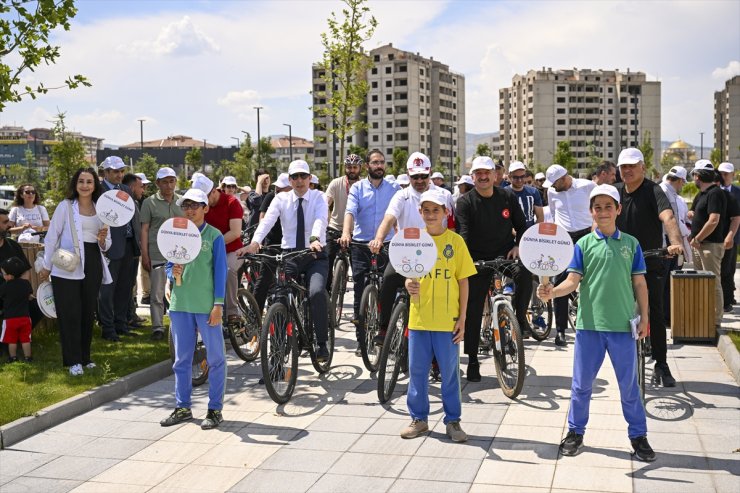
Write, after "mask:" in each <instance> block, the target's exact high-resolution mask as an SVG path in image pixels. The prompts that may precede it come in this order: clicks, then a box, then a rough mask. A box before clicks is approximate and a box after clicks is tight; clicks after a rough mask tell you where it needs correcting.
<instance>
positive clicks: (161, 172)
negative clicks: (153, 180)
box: [157, 166, 177, 180]
mask: <svg viewBox="0 0 740 493" xmlns="http://www.w3.org/2000/svg"><path fill="white" fill-rule="evenodd" d="M170 177H172V178H177V173H175V170H174V169H172V168H169V167H167V166H165V167H164V168H159V169H158V170H157V180H161V179H162V178H170Z"/></svg>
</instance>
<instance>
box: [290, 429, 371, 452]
mask: <svg viewBox="0 0 740 493" xmlns="http://www.w3.org/2000/svg"><path fill="white" fill-rule="evenodd" d="M361 436H362V435H360V434H359V433H332V432H328V431H301V432H300V433H299V434H298V435H297V436H296V437H295V438H293V439H292V440H290V442H289V443H288V444H287V445H286V446H287V447H290V448H296V449H307V450H333V451H335V452H346V451H347V450H349V448H350V447H351V446H352V445H353V444H354V443H355V442H357V440H358V439H359V438H360V437H361Z"/></svg>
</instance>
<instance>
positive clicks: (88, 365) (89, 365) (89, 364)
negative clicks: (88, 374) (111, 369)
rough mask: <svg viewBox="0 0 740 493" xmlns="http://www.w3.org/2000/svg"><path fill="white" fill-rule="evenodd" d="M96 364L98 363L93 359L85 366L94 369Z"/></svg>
mask: <svg viewBox="0 0 740 493" xmlns="http://www.w3.org/2000/svg"><path fill="white" fill-rule="evenodd" d="M96 366H97V365H96V364H95V363H93V362H92V361H91V362H89V363H88V364H86V365H85V368H89V369H90V370H92V369H93V368H95V367H96Z"/></svg>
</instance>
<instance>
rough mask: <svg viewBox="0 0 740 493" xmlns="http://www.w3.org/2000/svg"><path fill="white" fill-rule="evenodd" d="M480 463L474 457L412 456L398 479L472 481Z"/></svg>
mask: <svg viewBox="0 0 740 493" xmlns="http://www.w3.org/2000/svg"><path fill="white" fill-rule="evenodd" d="M480 464H481V461H480V460H474V459H450V458H447V457H444V458H443V457H412V458H411V460H410V461H409V463H408V464H407V465H406V468H405V469H404V470H403V472H402V473H401V476H400V479H422V480H430V481H450V482H453V483H472V482H473V479H474V478H475V475H476V474H477V473H478V468H479V467H480Z"/></svg>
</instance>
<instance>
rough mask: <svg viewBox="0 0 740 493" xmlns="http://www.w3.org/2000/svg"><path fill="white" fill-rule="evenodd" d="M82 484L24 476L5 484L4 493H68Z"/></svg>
mask: <svg viewBox="0 0 740 493" xmlns="http://www.w3.org/2000/svg"><path fill="white" fill-rule="evenodd" d="M79 484H81V481H70V480H68V479H49V478H34V477H29V476H23V477H20V478H16V479H14V480H13V481H11V482H9V483H7V484H4V485H3V488H2V491H3V493H29V492H42V491H43V492H44V493H66V492H67V491H71V490H73V489H74V488H75V487H76V486H78V485H79Z"/></svg>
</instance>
